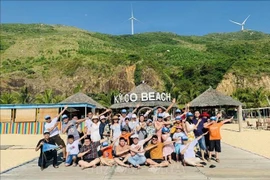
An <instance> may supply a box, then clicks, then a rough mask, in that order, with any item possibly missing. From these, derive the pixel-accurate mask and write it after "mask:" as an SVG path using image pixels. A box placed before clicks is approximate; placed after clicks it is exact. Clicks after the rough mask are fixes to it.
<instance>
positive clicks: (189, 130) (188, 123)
mask: <svg viewBox="0 0 270 180" xmlns="http://www.w3.org/2000/svg"><path fill="white" fill-rule="evenodd" d="M193 117H194V116H193V114H192V113H191V112H188V113H187V114H186V119H185V120H183V121H182V123H183V124H182V126H183V127H184V130H185V133H186V134H187V136H188V142H191V141H193V140H194V139H195V134H194V132H193V130H194V129H195V128H196V125H195V124H193V121H192V120H193Z"/></svg>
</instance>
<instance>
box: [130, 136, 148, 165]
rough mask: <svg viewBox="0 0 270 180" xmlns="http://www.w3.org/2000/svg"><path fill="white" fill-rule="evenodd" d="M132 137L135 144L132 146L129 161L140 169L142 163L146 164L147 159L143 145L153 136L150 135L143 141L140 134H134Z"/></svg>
mask: <svg viewBox="0 0 270 180" xmlns="http://www.w3.org/2000/svg"><path fill="white" fill-rule="evenodd" d="M131 138H132V140H133V144H132V145H131V148H130V154H131V156H130V157H129V158H128V162H129V163H130V164H132V165H133V166H134V167H136V168H138V169H139V168H140V165H142V164H144V163H145V161H146V158H145V156H144V149H143V145H144V144H145V143H146V142H148V141H149V140H150V139H151V138H152V136H149V137H148V138H146V139H144V140H141V141H139V136H138V134H134V135H132V136H131Z"/></svg>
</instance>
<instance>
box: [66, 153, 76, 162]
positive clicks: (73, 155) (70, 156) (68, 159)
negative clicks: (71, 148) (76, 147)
mask: <svg viewBox="0 0 270 180" xmlns="http://www.w3.org/2000/svg"><path fill="white" fill-rule="evenodd" d="M73 157H76V158H77V154H70V155H68V157H67V159H66V164H71V163H72V160H73V159H72V158H73Z"/></svg>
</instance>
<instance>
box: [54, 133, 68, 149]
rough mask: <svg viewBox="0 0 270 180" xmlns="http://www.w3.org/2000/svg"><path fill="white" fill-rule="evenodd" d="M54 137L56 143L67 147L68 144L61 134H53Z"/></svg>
mask: <svg viewBox="0 0 270 180" xmlns="http://www.w3.org/2000/svg"><path fill="white" fill-rule="evenodd" d="M51 138H52V140H54V141H55V143H56V144H57V145H58V146H60V145H61V146H62V147H66V144H65V142H64V141H63V139H62V138H61V137H60V136H59V134H57V135H55V136H53V137H51Z"/></svg>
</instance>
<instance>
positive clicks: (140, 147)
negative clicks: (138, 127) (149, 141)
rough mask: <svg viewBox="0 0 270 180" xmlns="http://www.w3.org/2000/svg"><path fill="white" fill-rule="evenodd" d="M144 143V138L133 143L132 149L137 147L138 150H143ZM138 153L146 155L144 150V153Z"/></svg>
mask: <svg viewBox="0 0 270 180" xmlns="http://www.w3.org/2000/svg"><path fill="white" fill-rule="evenodd" d="M144 143H145V141H144V140H141V141H139V142H138V144H136V145H135V144H132V145H131V148H132V149H137V150H138V151H142V150H143V145H144ZM137 154H138V155H140V156H144V152H142V153H137Z"/></svg>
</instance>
